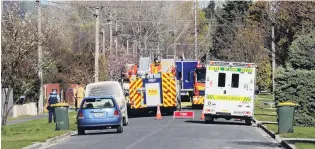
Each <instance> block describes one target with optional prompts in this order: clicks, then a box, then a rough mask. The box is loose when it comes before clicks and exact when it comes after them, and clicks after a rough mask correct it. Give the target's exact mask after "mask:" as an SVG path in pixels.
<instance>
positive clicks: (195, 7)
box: [194, 0, 198, 59]
mask: <svg viewBox="0 0 315 149" xmlns="http://www.w3.org/2000/svg"><path fill="white" fill-rule="evenodd" d="M194 10H195V59H197V58H198V45H197V38H198V32H197V0H195V2H194Z"/></svg>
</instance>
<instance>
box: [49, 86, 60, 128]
mask: <svg viewBox="0 0 315 149" xmlns="http://www.w3.org/2000/svg"><path fill="white" fill-rule="evenodd" d="M58 102H60V96H59V95H58V94H57V89H52V92H51V93H50V95H49V98H48V106H47V110H48V111H49V113H48V123H51V121H52V119H54V122H56V115H55V109H54V108H53V107H51V105H52V104H56V103H58ZM53 117H54V118H53Z"/></svg>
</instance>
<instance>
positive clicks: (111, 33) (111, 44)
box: [109, 12, 113, 53]
mask: <svg viewBox="0 0 315 149" xmlns="http://www.w3.org/2000/svg"><path fill="white" fill-rule="evenodd" d="M109 19H110V22H109V53H111V52H112V47H113V27H112V12H109Z"/></svg>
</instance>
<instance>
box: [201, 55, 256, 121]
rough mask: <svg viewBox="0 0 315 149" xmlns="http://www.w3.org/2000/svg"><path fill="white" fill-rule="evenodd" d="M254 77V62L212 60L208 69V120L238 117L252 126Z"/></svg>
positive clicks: (206, 95)
mask: <svg viewBox="0 0 315 149" xmlns="http://www.w3.org/2000/svg"><path fill="white" fill-rule="evenodd" d="M255 80H256V66H255V64H254V63H244V62H224V61H211V62H210V64H209V65H207V70H206V89H205V99H204V107H203V110H204V111H203V112H204V116H205V122H206V123H212V122H213V121H214V119H217V118H225V119H227V120H230V119H232V118H235V119H241V120H245V124H246V125H251V121H252V118H253V115H254V98H255Z"/></svg>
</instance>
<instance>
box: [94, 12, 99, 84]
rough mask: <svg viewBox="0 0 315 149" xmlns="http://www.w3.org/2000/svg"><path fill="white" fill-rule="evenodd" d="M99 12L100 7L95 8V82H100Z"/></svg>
mask: <svg viewBox="0 0 315 149" xmlns="http://www.w3.org/2000/svg"><path fill="white" fill-rule="evenodd" d="M99 12H100V9H99V8H98V7H96V8H95V17H96V22H95V70H94V71H95V74H94V77H95V82H98V75H99V72H98V59H99V58H98V57H99V48H100V45H99V44H100V43H99V38H100V37H99V34H100V18H99Z"/></svg>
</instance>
